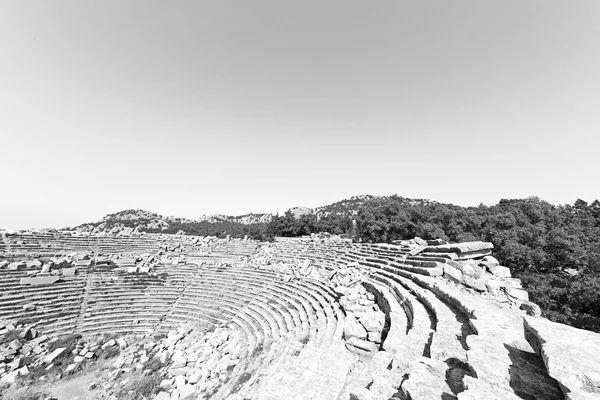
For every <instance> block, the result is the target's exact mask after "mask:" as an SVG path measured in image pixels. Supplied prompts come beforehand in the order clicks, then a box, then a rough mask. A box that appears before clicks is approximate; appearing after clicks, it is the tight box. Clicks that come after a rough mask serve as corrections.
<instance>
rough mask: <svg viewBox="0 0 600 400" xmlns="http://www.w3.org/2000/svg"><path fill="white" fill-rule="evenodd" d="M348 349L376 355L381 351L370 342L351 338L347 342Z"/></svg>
mask: <svg viewBox="0 0 600 400" xmlns="http://www.w3.org/2000/svg"><path fill="white" fill-rule="evenodd" d="M346 348H347V349H348V350H350V351H352V350H362V351H363V352H366V353H371V354H372V353H376V352H377V350H379V346H377V345H376V344H375V343H373V342H369V341H367V340H363V339H358V338H356V337H353V338H350V339H349V340H347V341H346Z"/></svg>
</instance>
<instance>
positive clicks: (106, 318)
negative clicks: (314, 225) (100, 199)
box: [0, 232, 600, 400]
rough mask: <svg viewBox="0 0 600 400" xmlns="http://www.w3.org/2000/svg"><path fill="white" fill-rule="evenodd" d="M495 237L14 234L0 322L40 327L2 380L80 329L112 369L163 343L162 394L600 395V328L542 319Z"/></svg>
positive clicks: (2, 260) (135, 365)
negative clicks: (373, 239) (455, 240)
mask: <svg viewBox="0 0 600 400" xmlns="http://www.w3.org/2000/svg"><path fill="white" fill-rule="evenodd" d="M492 251H493V249H492V248H491V245H490V244H489V243H482V242H473V243H462V244H445V243H442V242H441V241H430V242H424V241H422V240H421V239H418V238H415V239H414V240H410V241H403V242H399V243H397V244H395V245H388V244H364V243H351V242H349V241H345V240H341V239H339V238H321V237H312V238H310V237H306V238H301V239H278V240H276V241H275V242H274V243H259V242H255V241H250V240H239V239H236V240H225V239H216V238H210V237H209V238H201V237H193V236H175V235H152V234H145V235H139V236H115V235H103V236H91V235H76V234H73V233H69V232H52V233H48V232H46V233H41V232H21V233H18V234H6V233H5V234H3V235H2V240H0V339H1V338H2V337H3V335H8V334H9V333H10V332H11V331H13V330H15V329H17V328H18V329H22V330H23V329H24V332H25V331H26V332H27V333H23V335H21V339H22V340H21V342H23V340H25V339H27V338H29V339H31V342H33V344H32V345H29V344H26V345H23V344H22V343H21V344H19V340H16V344H15V345H14V346H13V347H12V348H11V347H10V345H8V344H3V345H2V346H0V383H1V382H4V383H10V382H13V381H14V380H15V379H17V377H18V376H20V375H22V374H26V373H27V372H28V369H27V368H28V366H27V365H26V362H24V361H23V360H24V359H27V357H21V355H20V354H21V353H23V354H26V352H31V351H34V352H35V353H36V354H38V353H39V355H40V356H43V359H44V361H40V362H39V363H41V364H43V365H44V368H45V370H47V371H48V373H51V372H52V368H58V367H56V366H55V367H53V357H54V356H55V353H60V349H57V350H56V351H54V352H51V353H50V354H48V352H49V351H48V350H47V349H46V348H45V347H44V346H43V344H44V343H43V342H44V341H48V342H52V340H53V338H56V337H59V336H61V335H71V334H73V333H78V334H81V335H82V336H83V338H84V339H85V340H89V341H90V343H92V342H93V338H94V337H98V336H102V337H104V338H113V339H115V340H116V341H115V340H113V339H110V340H108V341H106V342H103V343H102V344H101V347H102V348H107V347H110V346H116V345H115V343H118V344H119V347H121V350H122V352H121V354H120V355H119V356H117V359H116V361H115V362H114V364H113V367H112V368H113V371H111V372H112V374H113V375H112V378H111V379H112V380H113V382H116V380H115V379H116V378H115V377H116V376H117V375H118V374H119V373H121V372H123V371H125V372H127V371H131V370H136V369H138V370H144V368H145V365H146V363H148V362H149V360H150V359H152V358H158V359H160V361H161V362H162V363H164V365H163V364H161V365H162V367H161V369H160V372H161V374H163V377H164V381H163V382H161V387H160V390H159V391H158V392H157V393H154V394H153V395H152V397H151V398H152V399H154V398H156V399H184V398H185V399H206V398H213V399H225V398H230V399H344V400H349V399H365V400H366V399H390V398H395V399H456V398H458V399H463V400H464V399H563V398H568V399H593V398H598V399H600V335H598V334H594V333H591V332H587V331H581V330H578V329H574V328H570V327H568V326H565V325H561V324H556V323H552V322H549V321H547V320H545V319H544V318H541V317H540V316H539V308H537V306H536V305H535V304H533V303H530V302H528V296H527V292H525V291H524V290H522V288H521V286H520V283H519V281H518V280H517V279H513V278H511V276H510V271H509V270H508V269H507V268H505V267H502V266H499V265H498V263H497V262H496V260H495V259H494V258H493V256H492V255H491V253H492ZM32 332H33V333H32ZM41 333H43V336H39V335H40V334H41ZM36 335H37V339H36ZM157 335H158V336H157ZM88 338H89V339H88ZM0 343H2V341H1V340H0ZM11 343H12V342H11ZM97 343H99V342H97ZM26 346H29V347H27V348H26ZM87 346H88V345H85V346H84V347H85V348H84V349H83V350H82V351H79V350H78V351H79V353H78V354H80V356H76V357H75V361H73V362H74V363H76V362H79V361H80V360H83V359H85V357H88V358H93V356H94V354H93V353H94V351H95V350H94V349H96V348H98V347H99V345H96V346H93V345H91V344H90V345H89V347H87ZM77 357H79V359H78V358H77ZM29 362H32V361H29ZM73 365H75V364H73ZM72 368H74V367H72ZM115 384H116V383H115ZM99 398H100V397H99ZM113 398H116V397H114V395H113ZM148 398H150V397H148ZM59 400H62V399H59Z"/></svg>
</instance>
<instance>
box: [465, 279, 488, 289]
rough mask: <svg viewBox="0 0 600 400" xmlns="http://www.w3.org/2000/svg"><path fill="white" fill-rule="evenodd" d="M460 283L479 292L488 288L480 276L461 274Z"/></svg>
mask: <svg viewBox="0 0 600 400" xmlns="http://www.w3.org/2000/svg"><path fill="white" fill-rule="evenodd" d="M462 283H463V285H465V286H468V287H470V288H473V289H475V290H477V291H479V292H485V291H487V290H488V289H487V287H486V285H485V281H484V280H483V279H481V278H479V279H475V278H474V277H472V276H466V275H463V277H462Z"/></svg>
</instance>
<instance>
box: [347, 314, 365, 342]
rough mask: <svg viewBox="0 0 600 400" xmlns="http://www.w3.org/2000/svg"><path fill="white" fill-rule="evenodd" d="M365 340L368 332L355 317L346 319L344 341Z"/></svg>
mask: <svg viewBox="0 0 600 400" xmlns="http://www.w3.org/2000/svg"><path fill="white" fill-rule="evenodd" d="M353 337H355V338H358V339H365V338H366V337H367V330H366V329H365V328H364V327H363V326H362V325H361V324H360V323H359V322H358V321H357V320H356V318H354V317H348V318H346V321H345V322H344V339H346V340H348V339H350V338H353Z"/></svg>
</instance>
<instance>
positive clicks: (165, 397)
mask: <svg viewBox="0 0 600 400" xmlns="http://www.w3.org/2000/svg"><path fill="white" fill-rule="evenodd" d="M154 400H171V396H170V395H169V393H167V392H160V393H159V394H157V395H156V397H155V398H154Z"/></svg>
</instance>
